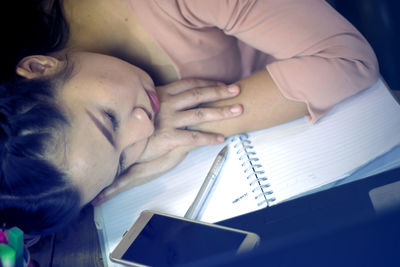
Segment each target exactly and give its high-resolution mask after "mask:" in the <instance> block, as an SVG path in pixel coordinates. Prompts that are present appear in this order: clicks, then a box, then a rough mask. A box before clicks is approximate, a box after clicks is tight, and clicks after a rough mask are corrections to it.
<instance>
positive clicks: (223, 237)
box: [122, 214, 246, 265]
mask: <svg viewBox="0 0 400 267" xmlns="http://www.w3.org/2000/svg"><path fill="white" fill-rule="evenodd" d="M245 237H246V234H245V233H240V232H234V231H230V230H225V229H220V228H215V227H210V226H207V225H203V224H198V223H193V222H190V221H185V220H179V219H175V218H171V217H166V216H161V215H158V214H154V215H153V216H152V217H151V219H150V220H149V222H148V223H147V225H146V226H145V227H144V228H143V230H142V231H141V232H140V234H139V236H138V237H137V238H136V239H135V241H134V242H133V243H132V244H131V245H130V247H129V248H128V249H127V251H126V252H125V253H124V254H123V255H122V259H124V260H127V261H132V262H138V263H142V264H146V265H176V264H185V263H189V262H193V261H196V260H200V259H204V258H206V257H210V256H212V255H216V254H220V253H231V254H232V256H234V255H235V254H236V250H237V249H238V248H239V246H240V244H241V243H242V242H243V240H244V239H245Z"/></svg>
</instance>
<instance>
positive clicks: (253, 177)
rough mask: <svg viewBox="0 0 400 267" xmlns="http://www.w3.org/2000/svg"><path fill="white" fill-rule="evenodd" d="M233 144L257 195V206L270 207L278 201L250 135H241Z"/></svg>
mask: <svg viewBox="0 0 400 267" xmlns="http://www.w3.org/2000/svg"><path fill="white" fill-rule="evenodd" d="M232 142H234V145H233V147H234V148H235V149H237V150H236V154H237V155H238V156H239V160H240V161H241V162H242V167H243V172H244V173H245V175H246V179H247V180H248V181H249V185H250V187H251V188H252V192H253V193H255V197H254V198H255V199H256V200H257V201H258V202H257V205H258V206H261V205H264V204H267V206H270V204H271V203H272V202H274V201H275V200H276V199H275V197H274V196H273V193H274V191H273V190H272V189H271V188H270V186H271V185H270V184H269V182H268V177H267V176H266V175H265V172H264V170H263V169H262V167H263V166H262V165H261V164H259V163H258V161H259V158H258V157H257V153H256V152H255V151H254V147H253V146H252V144H251V141H250V140H249V136H248V134H240V135H238V136H236V137H235V138H234V139H232Z"/></svg>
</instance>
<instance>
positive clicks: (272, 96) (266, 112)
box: [196, 70, 307, 136]
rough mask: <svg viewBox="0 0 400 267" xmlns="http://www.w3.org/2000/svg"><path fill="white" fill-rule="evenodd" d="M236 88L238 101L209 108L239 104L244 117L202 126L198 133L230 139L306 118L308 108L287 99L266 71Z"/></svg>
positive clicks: (219, 103)
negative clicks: (241, 134)
mask: <svg viewBox="0 0 400 267" xmlns="http://www.w3.org/2000/svg"><path fill="white" fill-rule="evenodd" d="M235 84H237V85H239V87H240V90H241V92H240V94H239V95H238V96H237V97H235V98H232V99H227V100H222V101H218V102H213V103H209V104H207V106H225V105H231V104H234V103H238V104H241V105H242V106H243V114H242V115H240V116H238V117H235V118H232V119H227V120H223V121H215V122H207V123H203V124H201V125H198V126H197V127H196V129H198V130H201V131H206V132H216V133H221V134H223V135H225V136H231V135H235V134H238V133H243V132H248V131H254V130H259V129H263V128H268V127H271V126H274V125H278V124H281V123H285V122H288V121H291V120H294V119H296V118H299V117H302V116H304V115H306V114H307V106H306V104H305V103H303V102H296V101H292V100H289V99H287V98H285V97H284V96H283V95H282V93H281V92H280V90H279V89H278V88H277V86H276V85H275V83H274V81H273V80H272V78H271V76H270V75H269V73H268V71H267V70H262V71H259V72H257V73H255V74H253V75H252V76H249V77H248V78H245V79H243V80H241V81H238V82H237V83H235Z"/></svg>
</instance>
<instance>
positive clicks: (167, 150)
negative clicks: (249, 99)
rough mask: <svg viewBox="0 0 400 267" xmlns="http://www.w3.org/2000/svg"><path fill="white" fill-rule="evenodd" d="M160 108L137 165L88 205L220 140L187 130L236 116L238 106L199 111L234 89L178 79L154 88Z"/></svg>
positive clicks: (235, 92)
mask: <svg viewBox="0 0 400 267" xmlns="http://www.w3.org/2000/svg"><path fill="white" fill-rule="evenodd" d="M156 90H157V93H158V96H159V99H160V103H161V107H160V111H159V113H158V114H157V116H156V121H155V131H154V134H153V135H152V136H151V137H150V139H149V142H148V144H147V146H146V149H145V151H144V153H143V154H142V155H141V157H140V158H139V160H138V163H136V164H134V165H133V166H131V167H130V168H129V169H128V170H126V171H125V172H124V173H123V175H121V176H120V177H119V178H118V179H117V180H116V181H114V182H113V184H111V185H110V186H109V187H107V188H106V189H105V190H103V191H102V193H100V194H99V195H98V196H97V197H96V199H95V200H94V201H93V202H92V204H94V205H98V204H100V203H102V202H104V201H106V200H108V199H110V198H112V197H113V196H115V195H117V194H118V193H120V192H123V191H125V190H128V189H129V188H131V187H133V186H137V185H140V184H144V183H146V182H148V181H150V180H152V179H154V178H156V177H159V176H160V175H162V174H163V173H165V172H167V171H168V170H170V169H171V168H173V167H174V166H176V165H177V164H178V163H179V162H181V161H182V160H183V159H184V157H185V156H186V154H187V152H189V151H190V150H192V149H194V148H196V147H199V146H202V145H215V144H220V143H222V142H223V141H224V136H223V135H221V134H218V133H210V132H201V131H196V130H191V129H190V127H196V126H197V125H199V124H201V123H204V122H209V121H218V120H225V119H229V118H233V117H237V116H239V115H240V114H241V113H242V111H243V108H242V106H241V105H239V104H235V105H232V106H225V107H212V108H201V107H199V105H201V104H204V103H209V102H213V101H218V100H223V99H228V98H232V97H235V96H237V95H238V94H239V92H240V89H239V87H238V86H236V85H234V86H230V87H228V86H226V85H223V84H221V83H217V82H212V81H204V80H197V79H188V80H181V81H177V82H174V83H171V84H169V85H166V86H160V87H157V88H156Z"/></svg>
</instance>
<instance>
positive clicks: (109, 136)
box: [85, 109, 115, 147]
mask: <svg viewBox="0 0 400 267" xmlns="http://www.w3.org/2000/svg"><path fill="white" fill-rule="evenodd" d="M85 111H86V114H88V116H89V118H90V119H91V120H92V121H93V123H94V125H96V127H97V128H98V129H99V130H100V132H101V133H102V134H103V135H104V137H105V138H106V139H107V141H108V142H109V143H110V144H111V145H112V146H113V147H115V143H114V139H113V137H112V134H111V132H110V131H109V130H108V129H107V128H106V127H104V125H103V124H102V123H101V122H100V121H99V120H98V119H97V118H96V116H94V115H93V113H92V112H90V111H89V110H87V109H85Z"/></svg>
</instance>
